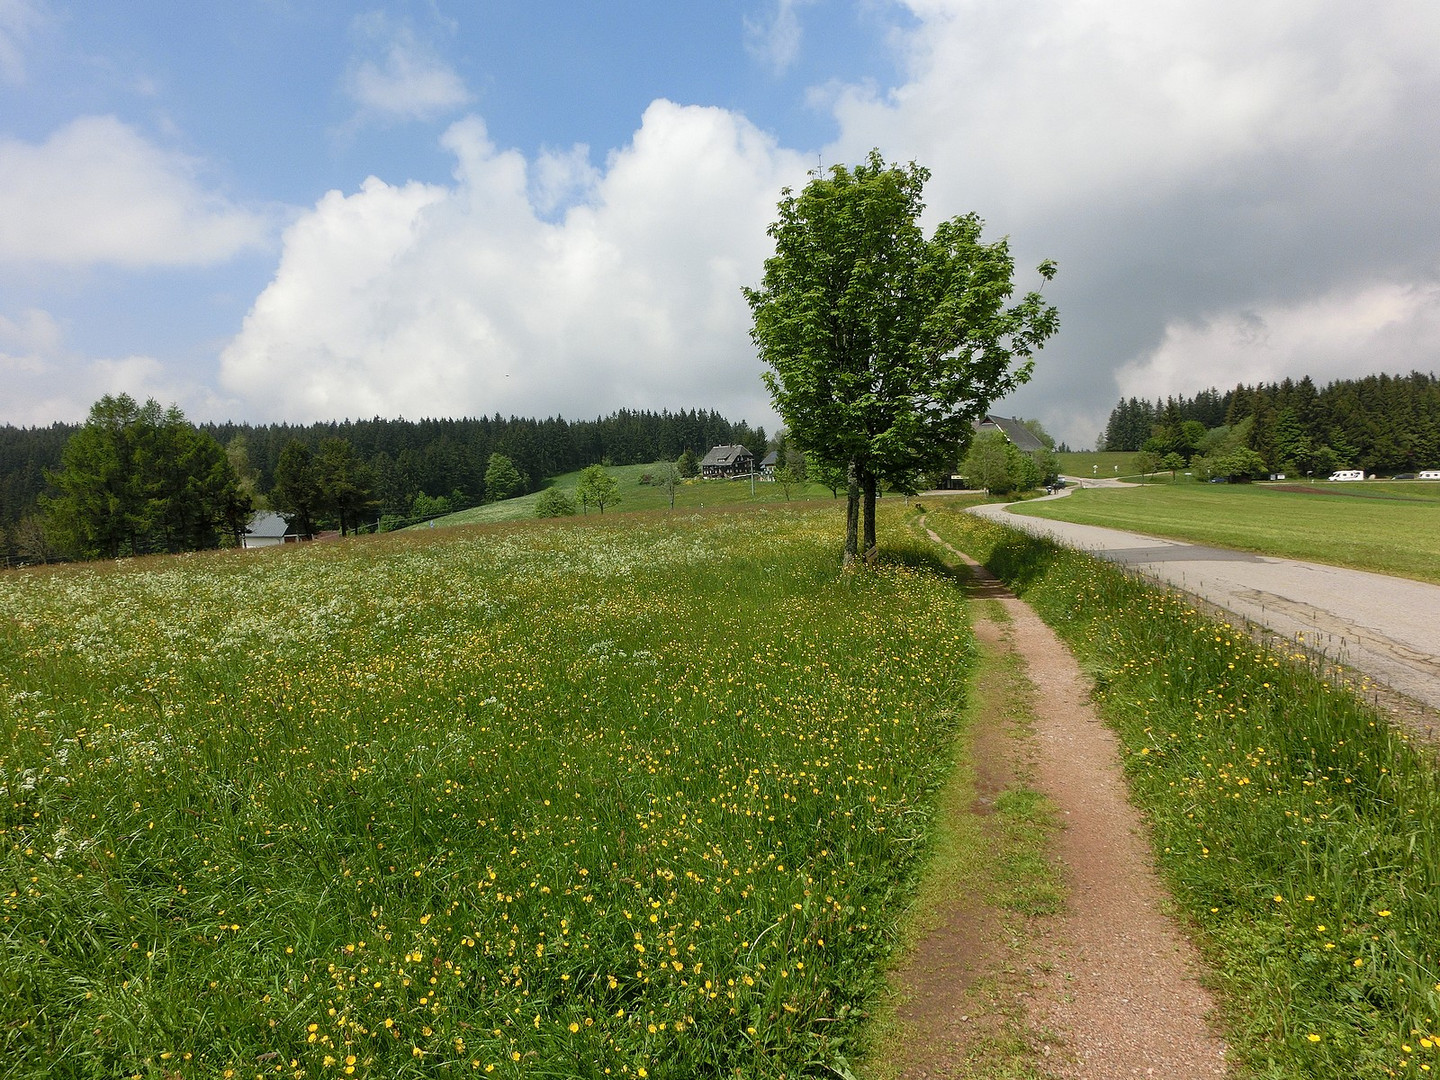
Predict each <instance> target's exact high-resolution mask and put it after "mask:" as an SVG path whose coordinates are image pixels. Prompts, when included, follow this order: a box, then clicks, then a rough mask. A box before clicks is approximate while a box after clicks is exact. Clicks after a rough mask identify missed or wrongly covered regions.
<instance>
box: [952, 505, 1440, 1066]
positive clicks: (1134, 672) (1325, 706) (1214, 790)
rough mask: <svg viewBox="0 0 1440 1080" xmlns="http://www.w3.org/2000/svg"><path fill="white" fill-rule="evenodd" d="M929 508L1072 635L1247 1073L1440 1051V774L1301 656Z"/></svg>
mask: <svg viewBox="0 0 1440 1080" xmlns="http://www.w3.org/2000/svg"><path fill="white" fill-rule="evenodd" d="M929 522H930V524H931V526H932V527H933V528H936V529H937V531H939V532H941V533H942V535H944V536H946V538H947V539H949V540H950V541H951V542H952V543H955V544H957V546H959V547H961V548H962V549H963V550H966V551H968V552H970V553H971V554H972V555H973V556H974V557H976V558H979V559H981V560H982V561H984V562H986V563H987V565H989V566H990V568H991V569H992V570H994V571H996V572H997V573H999V574H1000V575H1001V576H1002V577H1003V578H1005V579H1006V580H1007V581H1009V582H1010V583H1011V584H1012V587H1014V588H1016V589H1017V590H1018V591H1020V592H1021V593H1022V595H1023V596H1024V598H1025V599H1026V600H1028V601H1029V602H1030V603H1031V604H1032V605H1034V606H1035V607H1036V609H1037V610H1038V611H1039V612H1040V613H1041V615H1042V616H1043V617H1044V618H1045V619H1046V621H1047V622H1049V623H1050V624H1051V625H1052V626H1053V627H1055V629H1056V630H1057V631H1058V632H1059V633H1060V634H1061V635H1062V636H1063V637H1064V638H1065V639H1066V640H1067V642H1068V643H1069V645H1070V647H1071V648H1072V649H1074V650H1075V651H1076V654H1077V655H1078V656H1079V657H1080V659H1081V661H1082V664H1084V665H1085V666H1086V667H1088V669H1089V671H1090V673H1091V675H1092V677H1093V679H1094V681H1095V685H1096V700H1097V703H1098V705H1099V707H1100V708H1101V710H1102V714H1103V715H1104V717H1105V719H1106V720H1107V722H1108V723H1109V724H1110V725H1111V726H1112V727H1113V728H1114V730H1115V731H1116V732H1117V734H1118V735H1119V736H1120V738H1121V740H1122V743H1123V752H1124V755H1125V771H1126V775H1127V778H1128V781H1129V786H1130V791H1131V797H1132V798H1133V799H1134V800H1135V801H1136V802H1137V804H1138V805H1139V806H1140V807H1142V809H1143V810H1144V811H1145V813H1146V815H1147V817H1148V818H1149V820H1150V822H1151V825H1152V828H1153V830H1154V844H1155V846H1156V849H1157V857H1158V860H1159V863H1160V866H1161V869H1162V871H1163V872H1164V874H1165V875H1166V877H1167V879H1168V881H1169V884H1170V887H1171V890H1172V892H1173V894H1174V896H1175V898H1176V901H1177V903H1178V904H1179V906H1180V908H1181V910H1182V911H1183V913H1184V916H1185V918H1186V919H1187V921H1188V922H1189V923H1190V924H1191V926H1192V927H1193V928H1194V932H1195V933H1196V934H1197V936H1198V939H1199V943H1200V945H1201V948H1202V950H1203V951H1204V953H1205V955H1206V958H1207V960H1208V961H1209V963H1210V966H1211V969H1212V971H1213V972H1214V973H1215V978H1216V980H1217V988H1218V990H1219V991H1220V997H1221V1008H1222V1013H1223V1016H1222V1019H1223V1021H1224V1027H1225V1034H1226V1038H1227V1041H1228V1042H1229V1044H1230V1059H1231V1062H1232V1069H1233V1070H1234V1074H1235V1075H1237V1076H1242V1077H1263V1078H1267V1080H1268V1078H1274V1080H1279V1078H1282V1077H1286V1078H1289V1077H1316V1078H1321V1077H1323V1078H1334V1080H1341V1078H1347V1080H1348V1078H1352V1077H1377V1078H1378V1077H1393V1076H1406V1077H1422V1076H1426V1075H1434V1071H1435V1070H1440V1035H1437V1029H1440V839H1437V838H1440V786H1437V782H1436V772H1435V766H1434V760H1433V753H1432V752H1424V751H1417V750H1416V749H1414V748H1412V747H1411V746H1410V745H1409V743H1407V742H1406V740H1405V739H1404V737H1403V736H1402V735H1399V734H1397V733H1396V732H1395V731H1394V730H1392V729H1391V728H1390V727H1389V726H1388V725H1387V724H1386V723H1385V721H1384V720H1383V719H1382V718H1381V717H1380V716H1379V715H1377V714H1376V713H1375V712H1374V711H1372V710H1371V709H1370V708H1368V707H1367V706H1366V705H1365V704H1363V703H1362V702H1361V701H1359V700H1358V699H1357V698H1356V697H1354V696H1352V695H1351V694H1349V693H1346V692H1341V691H1337V690H1335V689H1334V688H1333V687H1331V686H1329V685H1327V684H1326V682H1325V678H1324V676H1323V674H1322V673H1318V672H1316V671H1314V670H1312V669H1311V668H1310V667H1309V666H1308V662H1307V658H1306V657H1304V656H1302V655H1285V654H1283V653H1277V652H1274V651H1271V650H1269V649H1265V648H1262V647H1259V646H1257V645H1256V644H1255V643H1254V642H1253V641H1252V640H1251V639H1250V638H1249V637H1248V636H1247V635H1246V634H1245V633H1244V632H1243V630H1241V629H1239V628H1236V627H1234V626H1231V625H1228V624H1226V623H1223V622H1217V621H1215V620H1213V619H1209V618H1206V617H1203V616H1201V615H1200V614H1199V613H1197V612H1196V611H1195V610H1194V609H1193V608H1191V607H1190V606H1189V604H1188V602H1187V601H1186V600H1185V598H1184V597H1183V596H1181V595H1180V594H1178V593H1174V592H1166V591H1163V590H1159V589H1156V588H1153V587H1151V586H1149V585H1146V584H1144V583H1143V582H1141V581H1139V580H1138V579H1136V578H1134V577H1129V576H1126V575H1125V574H1124V573H1122V572H1121V571H1120V570H1119V569H1117V568H1115V567H1113V566H1111V565H1109V564H1107V563H1103V562H1101V561H1099V560H1096V559H1094V558H1091V557H1089V556H1085V555H1082V554H1079V553H1076V552H1072V551H1063V550H1062V549H1059V548H1057V547H1055V546H1054V545H1053V544H1050V543H1048V542H1047V541H1043V540H1037V539H1034V538H1031V537H1028V536H1025V535H1024V534H1021V533H1019V532H1017V531H1015V530H1006V529H1002V528H1001V527H999V526H997V525H994V524H991V523H989V522H986V521H981V520H980V519H977V518H975V517H973V515H968V514H962V513H954V512H952V511H950V510H948V509H941V510H938V511H932V512H931V513H930V515H929Z"/></svg>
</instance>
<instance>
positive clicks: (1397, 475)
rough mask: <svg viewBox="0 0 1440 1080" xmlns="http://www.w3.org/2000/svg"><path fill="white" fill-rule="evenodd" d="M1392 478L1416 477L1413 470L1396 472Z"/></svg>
mask: <svg viewBox="0 0 1440 1080" xmlns="http://www.w3.org/2000/svg"><path fill="white" fill-rule="evenodd" d="M1390 479H1392V480H1414V479H1415V474H1414V473H1413V472H1401V473H1396V474H1395V475H1394V476H1392V477H1391V478H1390Z"/></svg>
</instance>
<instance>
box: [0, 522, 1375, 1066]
mask: <svg viewBox="0 0 1440 1080" xmlns="http://www.w3.org/2000/svg"><path fill="white" fill-rule="evenodd" d="M838 535H839V529H838V522H837V520H836V512H835V511H834V510H832V509H830V508H828V507H827V508H826V509H825V510H824V511H817V510H813V509H812V510H807V511H797V512H793V513H791V512H784V511H781V512H773V513H763V512H762V513H756V514H751V515H744V516H724V515H719V514H712V515H709V516H704V515H700V516H695V517H686V518H684V519H683V520H678V521H674V522H671V521H668V520H654V521H647V520H644V519H639V520H636V519H631V520H628V521H623V522H617V521H615V520H614V519H609V520H606V521H604V522H600V521H597V520H596V519H595V518H591V519H589V520H588V521H578V522H576V521H572V522H569V523H564V524H530V525H526V526H495V527H490V528H488V529H475V530H445V531H443V532H442V531H440V530H436V531H435V532H434V533H431V534H428V535H426V534H421V535H418V536H416V535H404V534H392V535H389V536H383V537H377V538H373V539H372V538H367V539H364V540H358V541H353V542H348V543H343V544H331V545H314V546H306V547H304V548H286V549H283V550H278V549H277V550H270V551H258V552H248V553H247V552H229V553H214V554H210V555H204V556H191V557H172V558H164V559H154V560H141V561H135V562H132V563H127V564H112V565H93V566H84V567H73V568H62V569H58V570H54V569H52V570H48V571H31V572H23V573H14V574H10V575H7V576H6V577H5V579H4V581H3V583H0V709H3V713H0V1074H3V1075H6V1076H41V1075H44V1076H94V1077H114V1076H144V1077H166V1078H169V1077H177V1076H178V1077H192V1076H221V1077H262V1076H263V1077H273V1076H285V1077H296V1078H298V1077H311V1078H319V1077H332V1076H333V1077H349V1076H376V1077H394V1076H405V1075H431V1076H435V1075H458V1074H465V1075H494V1076H527V1077H532V1076H596V1077H601V1076H622V1077H623V1076H631V1077H640V1078H647V1077H654V1078H657V1080H659V1078H666V1077H676V1078H678V1077H687V1078H688V1077H696V1076H720V1075H726V1076H747V1077H768V1076H776V1077H778V1076H798V1075H805V1074H814V1073H820V1072H827V1071H828V1070H827V1067H828V1066H838V1065H839V1064H840V1063H841V1062H843V1060H844V1055H845V1054H848V1053H852V1052H853V1049H852V1040H853V1038H854V1036H855V1030H856V1021H857V1016H858V1014H859V1012H860V1009H861V1006H862V1005H863V1002H864V1000H865V998H866V996H867V994H868V993H870V992H871V991H872V989H873V988H874V986H875V980H876V979H877V978H878V965H879V964H880V962H881V961H882V960H883V958H884V956H885V954H886V952H887V950H888V948H889V946H890V944H891V940H892V935H893V930H894V926H893V920H894V919H895V917H896V915H897V914H898V909H899V908H900V907H901V906H902V905H900V904H898V903H896V899H897V897H899V896H903V895H904V894H905V892H906V890H907V889H908V888H909V882H910V879H911V878H912V876H913V873H912V872H913V870H914V864H915V862H916V860H917V857H918V856H919V855H920V854H921V852H922V851H923V849H924V841H925V837H926V833H927V824H928V818H929V814H930V811H931V806H932V802H933V798H932V797H933V793H934V791H935V790H936V788H937V786H938V785H939V784H940V783H941V781H942V780H943V778H944V775H945V773H946V772H947V770H948V768H949V766H950V761H951V757H950V753H951V747H952V746H953V744H954V739H955V735H956V727H957V725H958V723H959V715H960V712H961V709H960V705H961V703H962V700H963V696H964V692H965V673H966V670H967V666H968V664H969V658H970V656H971V649H972V645H971V638H970V632H969V627H968V622H967V618H966V613H965V610H964V607H963V602H962V600H961V599H960V597H959V594H958V592H957V590H955V589H954V588H953V587H952V586H951V585H950V584H949V583H948V582H947V581H946V580H945V579H944V578H943V577H942V576H940V575H938V574H936V573H935V572H933V571H930V570H926V569H924V568H923V562H924V560H923V559H922V558H921V557H920V556H919V555H918V553H912V554H914V555H915V557H914V558H910V557H908V556H907V555H906V553H905V551H903V550H900V551H898V552H896V555H897V557H896V559H895V560H894V561H893V562H892V564H891V565H888V566H886V567H884V568H882V569H881V571H880V572H878V573H877V574H874V575H853V576H842V575H840V574H839V572H838V561H839V559H838V556H839V551H838V547H837V545H836V542H835V541H836V538H837V537H838ZM907 564H908V565H907ZM1396 906H1397V914H1398V912H1399V910H1400V909H1399V905H1398V904H1397V905H1396ZM1345 940H1346V941H1347V945H1348V939H1345Z"/></svg>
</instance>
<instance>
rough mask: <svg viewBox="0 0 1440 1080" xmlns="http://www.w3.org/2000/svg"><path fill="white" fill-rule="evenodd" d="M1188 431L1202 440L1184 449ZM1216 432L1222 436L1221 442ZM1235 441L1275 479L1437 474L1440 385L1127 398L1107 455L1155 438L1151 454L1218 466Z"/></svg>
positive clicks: (1373, 379)
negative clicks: (1342, 473) (1355, 472)
mask: <svg viewBox="0 0 1440 1080" xmlns="http://www.w3.org/2000/svg"><path fill="white" fill-rule="evenodd" d="M1187 422H1193V423H1194V424H1197V425H1200V426H1202V427H1203V428H1204V429H1205V433H1204V435H1203V436H1202V437H1200V438H1199V439H1198V440H1197V439H1196V438H1194V437H1193V429H1192V435H1191V437H1189V438H1188V439H1186V440H1183V441H1182V439H1181V436H1183V435H1184V434H1185V432H1184V431H1183V430H1182V429H1181V425H1182V424H1186V423H1187ZM1217 430H1220V431H1224V432H1225V435H1224V436H1223V437H1220V438H1217V437H1216V436H1215V432H1216V431H1217ZM1235 437H1238V438H1239V439H1240V441H1241V445H1243V446H1245V447H1246V448H1247V449H1250V450H1253V451H1255V452H1256V453H1258V454H1259V455H1260V456H1261V457H1262V458H1264V460H1265V463H1266V466H1267V468H1268V470H1269V471H1270V472H1277V471H1283V472H1287V473H1288V472H1292V471H1293V472H1295V473H1297V474H1302V475H1316V476H1321V475H1325V474H1327V473H1329V472H1331V471H1333V469H1334V467H1335V465H1336V464H1337V463H1338V465H1339V466H1340V467H1350V468H1361V469H1365V470H1366V471H1368V472H1378V473H1386V472H1400V471H1413V470H1416V469H1423V468H1440V378H1437V377H1436V376H1435V375H1434V374H1433V373H1432V374H1428V375H1427V374H1422V373H1421V372H1418V371H1417V372H1411V373H1410V374H1409V375H1403V376H1402V375H1367V376H1365V377H1364V378H1360V379H1344V380H1337V381H1335V382H1332V383H1330V384H1329V385H1327V386H1326V387H1325V388H1324V389H1323V390H1321V389H1317V388H1316V386H1315V384H1314V382H1313V381H1312V380H1311V379H1310V378H1309V377H1308V376H1307V377H1305V378H1302V379H1300V380H1298V381H1296V380H1293V379H1284V380H1282V381H1281V382H1278V383H1262V384H1259V385H1256V386H1247V385H1244V384H1241V385H1239V386H1237V387H1235V389H1233V390H1229V391H1227V392H1225V393H1224V394H1221V393H1220V392H1219V391H1218V390H1213V389H1212V390H1206V391H1203V392H1201V393H1200V394H1197V395H1196V396H1195V397H1194V398H1186V397H1183V396H1181V397H1176V398H1169V399H1167V400H1166V401H1164V402H1154V403H1151V402H1145V401H1139V400H1137V399H1135V398H1130V399H1128V400H1122V401H1121V402H1120V403H1119V404H1118V405H1116V406H1115V409H1114V410H1113V411H1112V412H1111V414H1110V420H1109V422H1108V423H1107V424H1106V427H1105V434H1104V436H1103V438H1102V443H1103V447H1102V448H1103V449H1107V450H1136V449H1139V448H1140V447H1141V446H1142V445H1143V444H1144V443H1145V442H1146V441H1147V440H1151V439H1156V440H1158V441H1157V442H1156V443H1155V444H1154V445H1153V446H1152V449H1156V450H1157V451H1158V452H1161V453H1169V452H1171V451H1172V450H1175V451H1179V452H1182V453H1187V457H1193V456H1195V455H1196V454H1200V455H1204V456H1205V457H1207V458H1215V457H1216V456H1217V455H1222V454H1224V453H1226V452H1228V450H1229V449H1233V443H1232V441H1231V440H1232V439H1233V438H1235ZM1137 440H1138V441H1137ZM1186 443H1188V448H1187V445H1186Z"/></svg>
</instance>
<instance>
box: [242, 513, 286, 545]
mask: <svg viewBox="0 0 1440 1080" xmlns="http://www.w3.org/2000/svg"><path fill="white" fill-rule="evenodd" d="M299 539H300V538H299V537H298V536H296V535H295V534H294V533H293V532H291V531H290V526H289V525H288V524H287V523H286V521H285V519H284V518H283V517H281V516H280V515H279V514H276V513H273V512H271V511H269V510H262V511H260V513H258V514H256V515H255V516H254V517H252V518H251V519H250V526H249V528H247V529H246V530H245V533H244V535H243V536H241V537H240V545H241V547H247V548H262V547H275V546H276V545H277V544H293V543H295V542H296V541H297V540H299Z"/></svg>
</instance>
